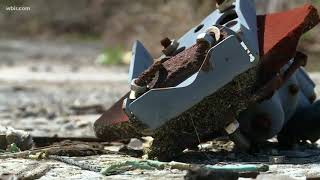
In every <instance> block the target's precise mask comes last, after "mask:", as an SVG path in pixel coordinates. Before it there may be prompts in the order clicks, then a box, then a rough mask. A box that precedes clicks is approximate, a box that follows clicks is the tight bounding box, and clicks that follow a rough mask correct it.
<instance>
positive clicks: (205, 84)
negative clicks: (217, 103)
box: [124, 0, 259, 128]
mask: <svg viewBox="0 0 320 180" xmlns="http://www.w3.org/2000/svg"><path fill="white" fill-rule="evenodd" d="M234 4H235V8H233V9H230V10H228V11H225V12H224V13H220V12H219V10H216V11H214V12H213V13H212V14H210V15H209V16H208V17H206V18H205V19H204V20H203V21H202V22H201V23H200V24H199V26H197V27H195V28H192V29H191V30H190V31H189V32H187V33H186V34H185V35H184V36H182V37H181V38H180V39H179V40H178V42H179V44H180V45H179V48H181V47H185V48H189V47H190V46H192V45H193V44H195V43H196V39H197V36H198V35H199V34H201V33H205V32H206V30H207V29H208V28H210V27H212V25H217V26H219V27H222V26H224V29H225V30H227V32H228V33H229V35H230V34H232V35H231V36H229V37H228V38H226V39H225V40H223V41H222V42H220V43H218V44H217V45H216V46H214V47H213V48H212V49H210V51H209V53H208V54H210V62H211V64H212V65H213V67H214V69H213V70H210V71H209V72H204V71H202V70H199V71H198V73H196V74H194V75H193V76H191V77H190V78H188V79H186V80H185V81H184V82H182V83H181V84H179V85H178V86H176V87H172V88H161V89H152V90H150V91H148V92H146V93H145V94H143V95H142V96H140V97H139V98H138V99H136V100H134V101H131V100H130V101H127V103H126V104H125V105H124V107H125V111H126V113H127V114H128V115H129V116H131V115H133V116H134V117H136V118H137V119H138V120H140V121H142V122H143V123H144V124H146V125H148V126H149V127H150V128H157V127H160V126H161V125H162V124H164V123H165V122H166V121H168V120H170V119H172V118H174V117H176V116H178V115H180V114H181V113H183V112H184V111H186V110H188V109H189V108H191V107H192V106H194V105H195V104H197V103H199V102H200V101H201V100H202V99H203V98H205V97H207V96H209V95H211V94H213V93H214V92H216V91H217V90H218V89H220V88H221V87H223V86H224V85H226V84H227V83H228V82H230V81H231V80H232V79H233V78H234V77H235V76H237V75H239V74H241V73H243V72H244V71H246V70H248V69H249V68H250V67H252V66H253V65H255V64H256V63H257V62H258V60H259V46H258V35H257V23H256V11H255V8H254V5H253V4H252V2H251V1H249V0H236V2H235V3H234ZM236 36H238V37H240V38H241V39H242V40H243V41H242V42H240V41H239V40H238V37H236ZM138 45H140V44H138ZM135 46H137V45H135ZM142 47H143V46H142ZM135 49H136V50H135V52H136V53H135V56H134V58H133V62H132V63H131V68H130V78H129V80H131V79H132V78H134V77H137V75H138V74H140V73H142V71H143V70H144V68H147V65H148V62H149V61H148V59H149V57H148V55H146V54H148V53H146V52H147V51H146V50H145V49H144V48H135ZM138 50H139V51H138ZM137 52H141V54H142V55H140V54H138V53H137ZM230 52H232V53H230ZM141 56H142V57H141ZM137 59H143V61H142V62H139V61H137ZM213 59H214V61H213ZM139 63H144V64H143V65H140V64H139Z"/></svg>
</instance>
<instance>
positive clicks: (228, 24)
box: [226, 21, 238, 28]
mask: <svg viewBox="0 0 320 180" xmlns="http://www.w3.org/2000/svg"><path fill="white" fill-rule="evenodd" d="M237 23H238V21H231V22H228V23H227V24H226V27H227V28H231V27H233V26H235V25H236V24H237Z"/></svg>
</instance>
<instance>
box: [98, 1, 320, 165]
mask: <svg viewBox="0 0 320 180" xmlns="http://www.w3.org/2000/svg"><path fill="white" fill-rule="evenodd" d="M217 7H218V9H217V10H216V11H214V12H213V13H212V14H211V15H209V16H208V17H207V18H206V19H205V20H204V21H203V22H201V23H200V25H199V26H197V27H195V28H193V29H191V30H190V31H189V32H188V33H186V34H185V35H184V36H182V38H180V39H179V40H170V39H169V38H165V39H163V40H162V41H161V45H162V46H163V48H164V49H163V55H162V56H161V57H160V58H157V59H155V61H153V60H152V57H151V56H150V54H149V53H148V52H147V50H146V49H144V47H143V45H142V44H141V43H140V42H137V43H136V44H135V45H134V48H133V52H134V53H133V60H132V62H131V68H130V73H129V74H130V75H129V81H130V86H131V91H130V92H129V93H128V94H126V95H125V96H124V97H123V98H121V99H120V100H119V101H118V102H117V103H116V104H115V105H114V106H112V107H111V108H110V109H109V110H108V111H106V112H105V113H104V114H103V115H102V116H101V117H100V118H99V119H98V120H97V121H96V122H95V124H94V128H95V133H96V135H97V136H98V137H99V138H102V139H104V140H117V139H121V138H132V137H139V136H143V135H152V136H153V137H154V141H153V143H152V146H151V148H150V152H149V153H148V157H149V158H156V159H159V160H165V161H168V160H171V159H172V158H174V157H176V156H177V155H178V154H180V153H181V152H182V151H183V150H184V149H186V148H189V147H194V146H196V145H197V144H199V143H201V142H205V141H207V140H210V139H213V138H215V137H218V136H224V135H228V136H229V138H230V139H231V140H232V141H234V142H235V143H236V145H237V146H238V147H240V148H242V150H245V151H246V150H249V149H251V148H254V146H255V144H257V143H260V142H263V141H266V140H267V139H269V138H272V137H273V136H275V135H277V134H279V133H280V132H281V130H283V131H285V132H291V133H285V132H284V133H282V134H283V135H284V136H285V137H291V135H292V133H294V132H293V131H294V128H298V127H299V126H298V125H295V126H294V128H289V129H290V130H285V129H286V128H287V127H289V125H290V124H294V121H295V120H294V119H297V118H298V117H299V115H301V113H305V112H307V111H309V110H310V111H312V113H313V114H315V116H313V117H312V118H309V121H308V123H309V124H308V125H305V126H304V127H310V126H313V127H314V125H317V124H318V123H317V122H315V120H316V119H318V118H319V117H320V116H319V108H318V107H317V105H316V104H313V103H314V101H315V100H316V95H315V92H314V88H315V84H314V83H313V82H312V80H311V79H310V78H309V76H308V75H307V73H306V72H305V71H304V69H303V67H302V66H305V65H306V63H307V55H305V54H303V53H302V52H298V51H297V45H298V42H299V40H300V38H301V36H302V35H303V34H304V33H306V32H308V31H309V30H311V29H312V28H313V27H315V26H316V25H317V24H318V23H319V21H320V19H319V15H318V12H317V10H316V8H314V7H313V6H312V5H304V6H302V7H299V8H296V9H292V10H289V11H286V12H280V13H275V14H266V15H259V16H256V17H257V18H252V17H254V16H255V15H256V13H255V8H254V7H253V6H252V4H251V2H250V1H247V0H235V1H221V2H220V1H219V2H218V4H217ZM300 89H301V90H300ZM313 106H314V107H313ZM299 113H300V114H299ZM291 119H293V120H292V122H291ZM296 121H298V120H296ZM301 123H304V122H302V121H299V123H298V124H301ZM287 124H288V126H286V125H287ZM317 127H318V126H317ZM309 130H312V131H313V132H314V131H316V130H315V128H314V129H310V128H309V129H304V130H301V131H309ZM300 134H303V133H300ZM310 134H312V135H313V137H311V135H310ZM319 137H320V136H319V135H318V134H317V133H315V132H314V133H309V134H308V136H305V137H302V136H296V139H295V142H298V141H300V140H307V139H308V140H310V139H318V138H319ZM281 140H282V144H285V143H288V142H284V141H285V140H286V138H281Z"/></svg>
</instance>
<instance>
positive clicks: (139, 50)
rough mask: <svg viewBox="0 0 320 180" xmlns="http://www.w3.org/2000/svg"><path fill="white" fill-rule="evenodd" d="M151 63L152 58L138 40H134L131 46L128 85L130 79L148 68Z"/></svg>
mask: <svg viewBox="0 0 320 180" xmlns="http://www.w3.org/2000/svg"><path fill="white" fill-rule="evenodd" d="M152 63H153V59H152V57H151V55H150V54H149V52H148V51H147V50H146V48H145V47H144V46H143V44H142V43H141V42H140V41H136V42H135V43H134V45H133V47H132V58H131V63H130V69H129V80H128V83H129V85H130V84H131V81H132V79H135V78H137V77H138V76H139V75H140V74H141V73H143V71H145V70H146V69H148V67H150V66H151V65H152Z"/></svg>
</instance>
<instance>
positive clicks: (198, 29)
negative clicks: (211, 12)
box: [194, 24, 204, 33]
mask: <svg viewBox="0 0 320 180" xmlns="http://www.w3.org/2000/svg"><path fill="white" fill-rule="evenodd" d="M203 26H204V24H200V25H199V26H197V27H196V29H195V30H194V32H195V33H197V32H199V31H200V30H201V29H202V28H203Z"/></svg>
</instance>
